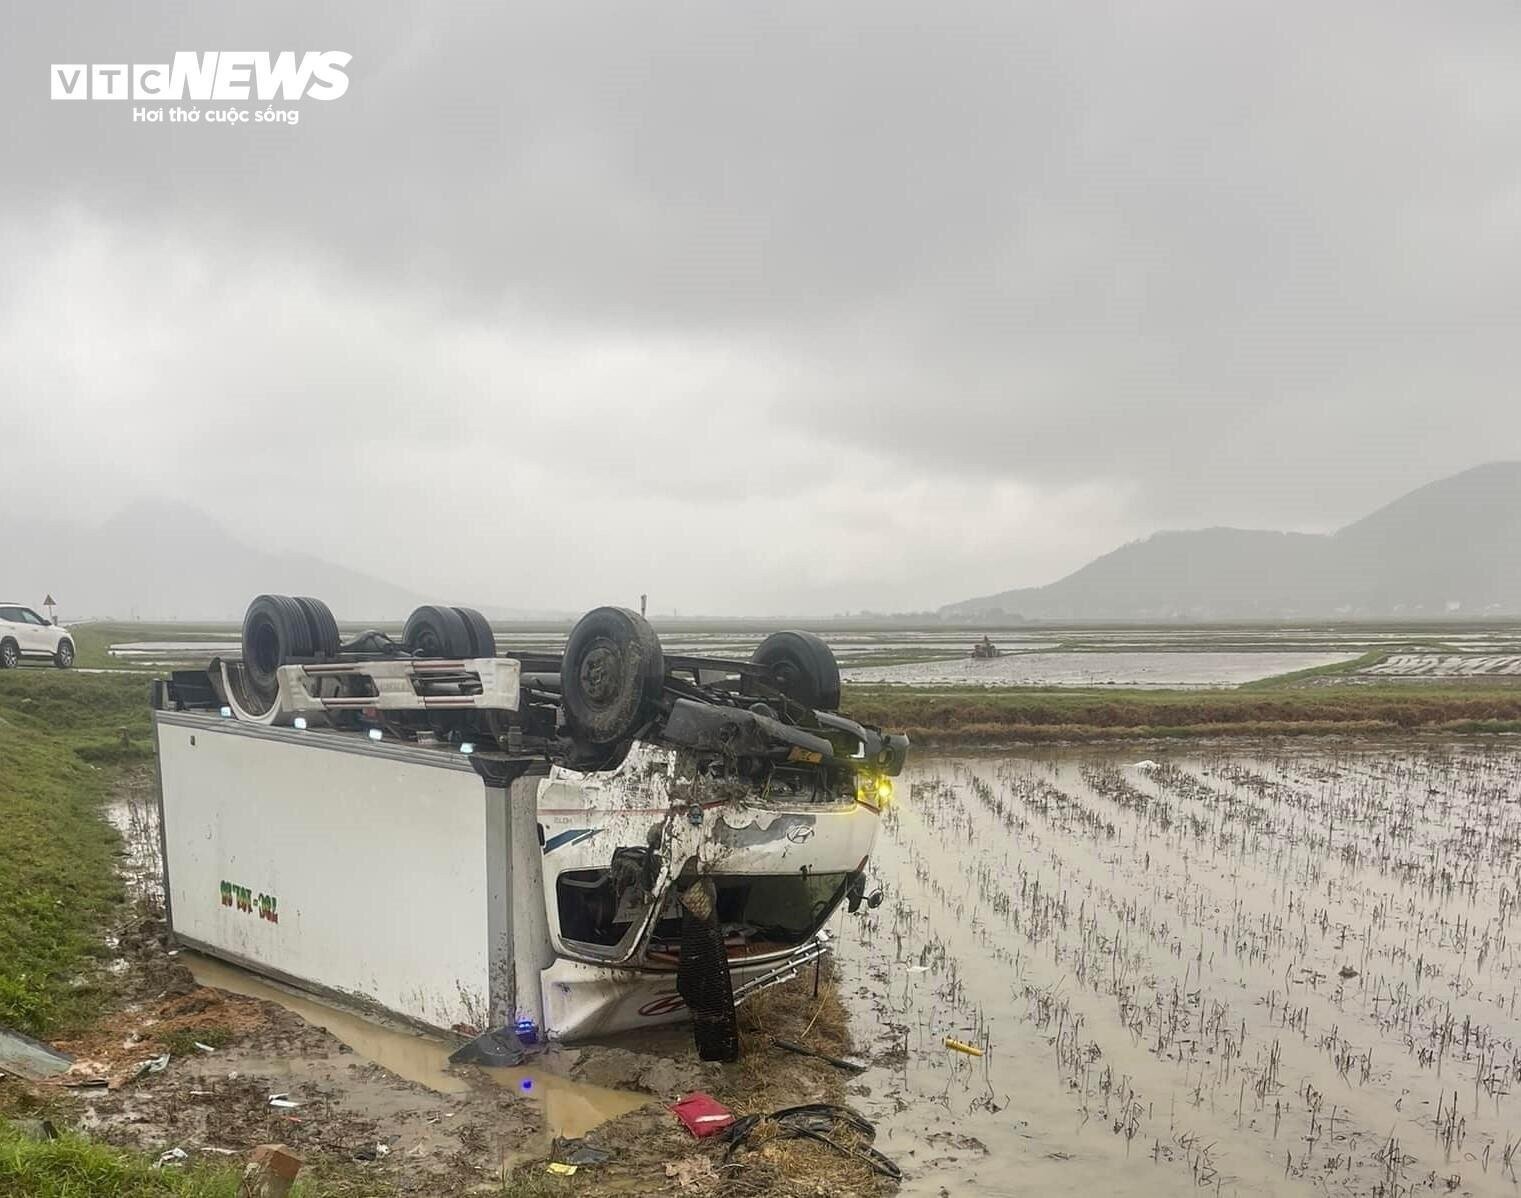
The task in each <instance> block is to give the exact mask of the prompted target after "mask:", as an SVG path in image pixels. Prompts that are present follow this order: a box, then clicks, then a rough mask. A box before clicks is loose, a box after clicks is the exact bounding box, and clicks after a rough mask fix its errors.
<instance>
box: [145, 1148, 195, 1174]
mask: <svg viewBox="0 0 1521 1198" xmlns="http://www.w3.org/2000/svg"><path fill="white" fill-rule="evenodd" d="M188 1159H190V1154H189V1153H188V1152H186V1151H185V1150H184V1149H183V1148H171V1149H169V1151H168V1152H166V1153H164V1154H163V1155H161V1156H160V1157H159V1158H158V1162H157V1163H156V1164H155V1165H154V1166H153V1167H154V1168H155V1169H162V1168H163V1167H164V1166H165V1165H178V1164H179V1163H180V1162H181V1161H185V1160H188Z"/></svg>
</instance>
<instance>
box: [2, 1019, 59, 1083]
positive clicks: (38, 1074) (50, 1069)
mask: <svg viewBox="0 0 1521 1198" xmlns="http://www.w3.org/2000/svg"><path fill="white" fill-rule="evenodd" d="M73 1060H74V1058H73V1057H71V1056H69V1055H68V1054H67V1053H61V1052H59V1051H58V1050H57V1049H56V1048H54V1047H53V1046H52V1045H51V1044H44V1043H43V1042H42V1041H41V1040H34V1039H32V1037H30V1036H27V1035H23V1034H22V1033H21V1032H18V1031H14V1030H13V1029H11V1028H8V1027H0V1066H3V1067H4V1069H5V1070H6V1071H7V1072H10V1073H15V1074H17V1075H18V1076H20V1077H28V1078H33V1079H37V1078H44V1077H55V1076H57V1075H58V1074H60V1073H65V1072H67V1071H68V1068H69V1066H70V1065H71V1064H72V1063H73Z"/></svg>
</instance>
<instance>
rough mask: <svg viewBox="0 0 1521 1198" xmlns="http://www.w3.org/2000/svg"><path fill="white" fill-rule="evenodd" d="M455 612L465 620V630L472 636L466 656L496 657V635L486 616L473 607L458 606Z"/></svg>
mask: <svg viewBox="0 0 1521 1198" xmlns="http://www.w3.org/2000/svg"><path fill="white" fill-rule="evenodd" d="M454 614H455V615H457V616H458V617H459V618H460V619H461V620H463V621H464V622H465V631H466V633H468V634H469V637H470V652H469V653H466V654H464V656H465V657H495V656H496V636H495V635H494V634H493V633H492V631H491V625H490V623H488V622H487V620H486V617H485V616H483V615H481V613H480V612H478V611H476V610H475V608H473V607H456V608H455V609H454Z"/></svg>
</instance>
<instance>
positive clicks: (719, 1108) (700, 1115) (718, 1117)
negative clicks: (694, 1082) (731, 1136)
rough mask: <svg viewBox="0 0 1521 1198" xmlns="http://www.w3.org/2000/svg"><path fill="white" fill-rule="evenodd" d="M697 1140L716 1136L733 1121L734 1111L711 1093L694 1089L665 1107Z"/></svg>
mask: <svg viewBox="0 0 1521 1198" xmlns="http://www.w3.org/2000/svg"><path fill="white" fill-rule="evenodd" d="M666 1109H667V1110H669V1111H670V1112H671V1114H673V1115H675V1116H676V1118H678V1119H680V1120H681V1125H682V1126H683V1127H685V1128H686V1129H687V1130H688V1131H689V1132H691V1133H692V1134H693V1135H694V1136H696V1137H697V1138H698V1139H699V1140H703V1139H706V1138H707V1137H708V1136H716V1135H717V1134H718V1133H719V1132H721V1131H723V1129H724V1128H726V1127H728V1126H729V1124H731V1123H733V1122H734V1112H733V1111H731V1110H730V1109H729V1108H728V1107H726V1106H724V1104H723V1103H721V1102H719V1101H718V1099H716V1098H714V1097H713V1095H711V1094H704V1093H703V1092H702V1091H701V1090H695V1091H693V1092H692V1093H691V1094H688V1095H687V1096H686V1097H685V1098H683V1099H682V1100H681V1101H680V1102H675V1103H672V1104H671V1105H670V1106H669V1107H667V1108H666Z"/></svg>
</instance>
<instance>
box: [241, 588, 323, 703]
mask: <svg viewBox="0 0 1521 1198" xmlns="http://www.w3.org/2000/svg"><path fill="white" fill-rule="evenodd" d="M311 655H312V632H311V628H310V627H308V625H307V621H306V612H305V611H303V610H302V608H301V605H300V604H298V603H297V602H296V601H295V600H294V599H292V598H291V597H290V596H289V595H260V596H258V597H257V598H256V599H254V601H253V602H252V603H250V604H249V605H248V611H247V612H245V613H244V615H243V670H244V672H245V673H246V674H247V675H248V680H249V683H250V684H251V685H252V686H253V688H254V690H255V691H257V692H258V693H259V694H260V695H264V696H269V695H273V694H274V693H275V691H276V689H277V688H278V685H279V678H278V676H277V674H276V670H278V669H279V668H280V667H281V666H283V665H284V664H285V663H286V662H288V661H295V660H299V659H301V658H307V657H310V656H311Z"/></svg>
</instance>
